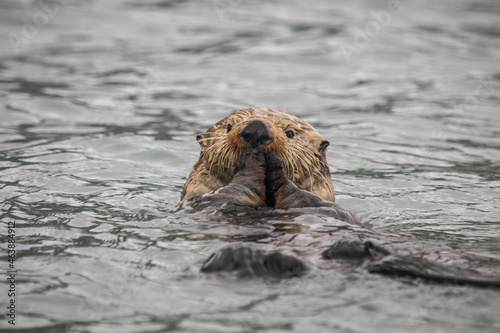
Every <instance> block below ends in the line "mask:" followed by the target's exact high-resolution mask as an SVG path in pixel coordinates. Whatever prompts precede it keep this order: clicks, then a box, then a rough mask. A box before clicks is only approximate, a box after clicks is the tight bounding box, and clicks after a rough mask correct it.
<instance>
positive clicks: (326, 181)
mask: <svg viewBox="0 0 500 333" xmlns="http://www.w3.org/2000/svg"><path fill="white" fill-rule="evenodd" d="M196 139H197V141H198V142H199V144H200V146H201V153H200V158H199V160H198V162H197V163H196V164H195V165H194V167H193V170H192V171H191V173H190V174H189V176H188V179H187V181H186V184H185V185H184V189H183V191H182V200H183V201H186V200H189V199H192V198H195V197H198V196H200V195H203V194H205V193H208V192H211V191H214V190H216V189H218V188H220V187H222V186H225V185H227V184H229V182H230V181H231V179H232V178H233V175H234V169H235V165H236V162H237V161H238V160H239V159H240V157H241V155H242V153H243V152H244V151H245V150H246V149H248V148H258V149H259V150H261V151H262V152H263V153H265V154H266V153H268V152H271V151H273V152H275V153H276V155H277V156H278V157H279V158H280V159H281V161H282V163H283V166H284V169H285V172H286V174H287V176H288V178H289V179H290V180H291V181H292V182H294V183H295V184H296V185H297V186H298V187H299V188H301V189H303V190H306V191H309V192H312V193H314V194H317V195H319V196H321V197H323V198H324V199H326V200H329V201H332V202H334V201H335V192H334V189H333V184H332V181H331V175H330V168H329V167H328V163H327V161H326V156H325V154H326V148H327V147H328V145H329V142H328V141H325V140H324V139H323V138H322V137H321V135H320V134H319V133H318V132H317V131H316V130H315V129H314V128H313V127H312V126H311V125H309V124H308V123H306V122H305V121H303V120H301V119H299V118H297V117H295V116H293V115H291V114H289V113H287V112H284V111H280V110H273V109H266V108H251V109H243V110H239V111H235V112H233V113H232V114H230V115H229V116H227V117H225V118H224V119H222V120H221V121H219V122H218V123H216V124H215V125H213V126H212V127H211V128H210V129H209V130H208V131H206V132H205V133H204V134H202V135H198V136H197V137H196Z"/></svg>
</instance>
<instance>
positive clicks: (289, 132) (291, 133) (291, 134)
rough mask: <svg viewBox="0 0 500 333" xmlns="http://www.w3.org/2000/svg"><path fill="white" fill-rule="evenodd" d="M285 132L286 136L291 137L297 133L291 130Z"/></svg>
mask: <svg viewBox="0 0 500 333" xmlns="http://www.w3.org/2000/svg"><path fill="white" fill-rule="evenodd" d="M285 134H286V137H287V138H289V139H293V136H294V135H295V133H293V131H290V130H288V131H286V132H285Z"/></svg>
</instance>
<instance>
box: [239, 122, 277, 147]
mask: <svg viewBox="0 0 500 333" xmlns="http://www.w3.org/2000/svg"><path fill="white" fill-rule="evenodd" d="M240 136H241V138H242V139H243V140H244V141H246V142H247V143H248V144H250V145H251V146H252V147H253V148H257V147H258V146H260V145H262V144H264V143H266V142H267V141H269V140H270V139H271V135H270V134H269V131H268V130H267V127H266V125H265V124H264V123H263V122H262V121H260V120H254V121H252V122H251V123H250V124H248V125H247V126H246V127H245V128H244V129H243V131H241V134H240Z"/></svg>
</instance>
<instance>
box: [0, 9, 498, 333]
mask: <svg viewBox="0 0 500 333" xmlns="http://www.w3.org/2000/svg"><path fill="white" fill-rule="evenodd" d="M392 3H393V2H391V1H349V2H346V1H344V2H337V3H333V2H331V1H326V0H323V1H313V2H304V1H274V2H268V1H252V2H247V1H239V0H215V1H166V0H163V1H161V0H154V1H153V0H149V1H139V0H128V1H125V0H123V1H101V2H97V1H92V2H91V1H89V2H87V1H62V0H61V1H59V2H57V3H54V2H51V3H48V4H47V3H46V4H45V5H43V3H41V2H38V1H14V0H10V1H9V0H4V1H0V33H1V34H0V35H1V38H0V96H1V99H0V209H1V221H2V224H1V228H0V235H1V238H2V247H1V251H2V253H1V254H0V257H1V260H2V263H1V267H2V272H3V273H2V278H1V281H2V284H1V286H2V287H1V288H2V291H1V293H0V295H1V296H0V305H1V306H0V307H1V308H2V309H3V310H2V313H6V311H7V310H6V306H7V302H8V301H9V298H8V297H7V289H8V284H7V283H6V279H5V277H6V276H7V273H6V271H7V270H8V265H7V232H8V231H7V230H8V229H7V226H8V223H9V222H13V221H15V222H16V228H15V241H16V254H17V258H16V261H15V269H16V270H17V276H16V278H17V279H16V297H15V301H16V305H17V307H16V321H15V323H16V325H15V326H12V325H10V324H8V323H7V319H8V318H7V317H5V316H4V315H2V320H1V322H0V325H1V326H0V328H1V330H2V331H9V332H10V331H11V330H12V329H16V330H22V331H23V332H164V331H176V332H240V331H241V332H250V331H256V332H285V331H286V332H290V331H293V332H498V331H499V330H500V317H499V313H500V291H498V290H491V289H481V288H475V287H470V286H459V287H453V286H443V285H438V284H434V283H430V282H425V281H421V280H418V279H407V278H389V277H384V276H377V275H359V274H358V275H352V274H350V273H349V272H345V271H335V270H333V271H326V272H319V273H316V274H311V275H309V276H306V277H304V278H301V279H291V280H285V281H281V282H264V281H245V282H238V281H227V280H224V279H220V278H215V277H210V276H205V275H202V274H201V273H200V272H199V270H200V267H201V265H202V263H203V262H204V261H205V260H206V259H207V258H208V256H209V255H210V254H211V253H212V252H213V251H215V250H216V249H217V248H219V247H220V246H221V245H223V244H224V241H222V240H221V237H222V236H224V235H228V234H230V233H231V232H232V231H233V229H234V228H237V229H238V232H240V233H242V234H245V233H246V232H248V233H251V232H252V231H253V230H254V229H253V227H252V226H231V225H228V224H224V223H210V221H209V219H207V221H205V222H204V221H199V220H197V221H194V220H192V219H190V218H189V216H183V215H182V214H181V215H179V214H177V215H175V214H173V211H174V210H175V209H176V206H177V204H178V203H179V199H180V192H181V189H182V185H183V183H184V181H185V179H186V175H187V174H188V173H189V171H190V169H191V166H192V165H193V164H194V162H195V161H196V159H197V155H198V153H199V147H198V145H197V144H196V142H195V140H194V138H195V136H196V134H197V133H200V132H203V131H205V130H206V129H207V128H208V127H210V126H211V125H212V124H213V123H214V122H216V121H217V120H219V119H221V118H222V117H224V116H225V115H227V114H228V113H230V112H231V111H234V110H237V109H241V108H246V107H253V106H262V107H270V108H277V109H282V110H285V111H288V112H290V113H293V114H295V115H297V116H299V117H301V118H303V119H305V120H306V121H308V122H310V123H311V124H312V125H313V126H315V127H316V128H317V129H318V130H319V132H320V133H321V134H322V135H323V136H324V137H325V139H326V140H328V141H330V143H331V146H330V148H329V152H328V154H327V157H328V159H329V163H330V166H331V169H332V175H333V180H334V185H335V188H336V191H337V202H338V203H339V204H340V205H341V206H343V207H345V208H347V209H349V210H351V211H353V212H355V213H356V214H358V216H359V217H360V219H361V220H362V222H363V224H364V226H365V227H367V228H371V229H373V230H374V231H376V232H380V233H391V234H397V235H402V236H405V237H409V238H414V239H415V240H418V241H428V242H430V243H429V244H431V243H432V244H433V243H436V244H441V245H442V246H451V247H453V248H454V249H456V250H460V251H465V252H467V253H471V254H473V255H477V256H478V258H479V257H480V258H482V259H481V261H478V262H477V265H479V266H492V267H496V268H498V267H499V266H500V245H499V242H498V239H499V235H500V223H499V222H500V220H499V218H500V214H499V208H498V207H499V206H500V172H499V169H500V130H499V125H498V124H499V123H500V106H499V105H500V103H499V101H500V66H499V64H500V2H498V1H494V0H479V1H476V0H463V1H462V0H457V1H455V0H453V1H452V0H448V1H439V2H438V1H418V2H416V1H401V2H399V5H400V6H399V7H398V8H397V10H395V11H394V9H395V8H393V7H391V6H392V5H391V4H392ZM388 6H389V7H390V8H391V9H393V11H392V12H389V11H388ZM381 10H385V11H386V12H385V16H384V15H383V14H380V11H381ZM372 11H375V12H376V13H377V14H376V15H375V16H374V15H373V13H372ZM387 13H390V15H387ZM375 17H378V20H379V21H377V20H376V19H375ZM379 22H380V23H379ZM377 27H378V28H377ZM360 31H362V32H360ZM256 227H257V226H256ZM258 227H260V228H263V229H266V226H258ZM218 235H220V236H221V237H218ZM441 245H440V246H441ZM497 271H498V269H497Z"/></svg>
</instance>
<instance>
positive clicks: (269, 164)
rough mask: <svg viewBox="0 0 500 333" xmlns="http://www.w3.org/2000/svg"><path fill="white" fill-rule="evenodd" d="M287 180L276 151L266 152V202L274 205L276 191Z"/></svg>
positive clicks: (277, 191)
mask: <svg viewBox="0 0 500 333" xmlns="http://www.w3.org/2000/svg"><path fill="white" fill-rule="evenodd" d="M287 182H289V180H288V178H287V176H286V174H285V168H284V167H283V163H282V162H281V160H280V158H279V157H278V155H276V153H274V152H269V153H267V154H266V204H267V205H268V206H270V207H275V205H276V202H277V201H278V198H277V196H278V193H279V191H280V190H281V189H282V187H283V186H284V185H285V184H286V183H287Z"/></svg>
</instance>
